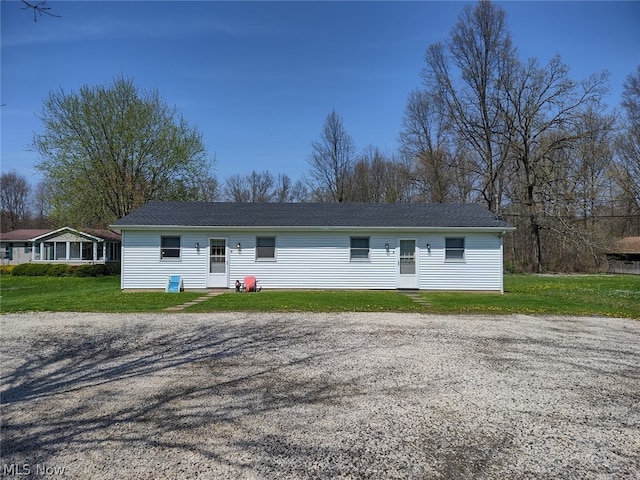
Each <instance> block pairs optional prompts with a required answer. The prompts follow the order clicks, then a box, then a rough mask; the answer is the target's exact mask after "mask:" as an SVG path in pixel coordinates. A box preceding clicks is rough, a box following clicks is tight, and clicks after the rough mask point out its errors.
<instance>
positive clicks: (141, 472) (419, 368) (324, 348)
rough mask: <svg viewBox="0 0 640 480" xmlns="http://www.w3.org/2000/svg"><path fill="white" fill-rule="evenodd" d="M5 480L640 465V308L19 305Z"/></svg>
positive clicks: (633, 475) (6, 379)
mask: <svg viewBox="0 0 640 480" xmlns="http://www.w3.org/2000/svg"><path fill="white" fill-rule="evenodd" d="M0 326H1V328H2V330H1V340H2V341H1V342H0V360H1V363H0V365H1V368H2V371H1V385H0V400H1V407H0V413H1V414H2V425H1V428H2V430H1V435H2V443H1V451H0V454H1V457H2V458H1V464H0V476H1V477H5V478H23V479H24V478H65V479H87V478H92V479H112V478H120V479H155V478H163V479H173V478H175V479H183V478H185V479H186V478H189V479H210V478H237V479H276V478H277V479H306V478H327V479H329V478H371V479H392V478H403V479H430V478H433V479H464V478H469V479H471V478H473V479H483V478H484V479H499V478H594V479H605V478H610V479H614V478H615V479H620V478H622V479H624V478H629V479H637V478H640V322H638V321H633V320H621V319H610V318H572V317H533V316H524V315H514V316H499V317H497V316H496V317H490V316H466V317H464V316H463V317H455V316H433V315H418V314H371V313H353V314H308V313H287V314H252V313H222V314H184V313H177V314H168V313H167V314H164V313H163V314H126V315H122V314H118V315H115V314H77V313H73V314H72V313H33V314H10V315H1V316H0Z"/></svg>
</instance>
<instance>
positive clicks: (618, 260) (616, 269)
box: [607, 237, 640, 275]
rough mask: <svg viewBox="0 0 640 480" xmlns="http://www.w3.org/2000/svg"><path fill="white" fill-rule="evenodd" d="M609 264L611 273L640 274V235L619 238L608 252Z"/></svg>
mask: <svg viewBox="0 0 640 480" xmlns="http://www.w3.org/2000/svg"><path fill="white" fill-rule="evenodd" d="M607 265H608V269H607V271H608V272H609V273H631V274H635V275H640V237H625V238H623V239H621V240H618V241H617V242H616V243H615V244H614V246H613V248H612V249H611V251H610V252H608V253H607Z"/></svg>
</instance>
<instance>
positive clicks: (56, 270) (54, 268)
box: [46, 263, 70, 277]
mask: <svg viewBox="0 0 640 480" xmlns="http://www.w3.org/2000/svg"><path fill="white" fill-rule="evenodd" d="M69 270H70V267H69V265H65V264H64V263H59V264H50V265H49V268H48V269H47V273H46V275H47V276H49V277H64V276H65V275H67V274H68V273H69Z"/></svg>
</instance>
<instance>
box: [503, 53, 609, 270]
mask: <svg viewBox="0 0 640 480" xmlns="http://www.w3.org/2000/svg"><path fill="white" fill-rule="evenodd" d="M568 71H569V69H568V67H567V66H566V65H564V64H563V63H562V62H561V61H560V58H559V57H555V58H553V59H552V60H551V61H550V62H549V64H548V65H547V66H546V67H544V68H540V67H539V65H538V61H537V60H536V59H530V60H529V61H528V62H527V63H526V64H515V63H514V64H512V69H511V70H510V71H509V74H508V75H504V76H503V81H504V82H505V88H504V89H503V90H504V94H505V97H506V102H503V103H501V104H500V108H501V109H503V110H502V113H503V121H504V122H505V124H506V127H507V128H506V129H505V131H506V132H508V137H506V138H505V139H504V142H505V143H506V142H507V140H508V145H509V153H510V156H511V157H512V158H513V160H514V165H515V168H516V170H515V173H516V178H515V181H516V182H517V185H516V186H515V188H514V189H513V190H514V191H516V192H517V194H516V195H517V196H516V198H513V199H512V200H513V201H515V202H516V203H518V204H520V205H521V206H522V212H523V213H524V215H525V216H526V217H527V218H528V221H529V225H528V229H529V232H530V235H531V239H532V247H533V249H532V250H533V258H532V265H533V269H534V271H536V272H541V271H542V269H543V258H542V254H543V248H542V238H541V232H540V230H541V228H542V218H541V217H544V215H545V208H544V198H545V192H546V191H548V185H549V181H550V180H553V177H551V178H550V177H549V172H553V171H554V170H555V168H554V165H553V163H550V159H551V158H552V156H553V153H554V152H556V151H560V150H565V149H569V150H574V149H577V148H579V144H580V143H579V142H580V141H585V140H586V139H591V138H595V137H597V136H598V135H600V134H603V132H604V133H606V131H607V130H609V129H610V123H609V122H604V123H603V122H597V121H590V122H587V121H585V119H587V118H588V117H589V115H588V112H589V111H590V110H591V111H593V109H594V108H596V107H597V106H598V105H599V102H600V100H601V98H602V95H603V94H604V93H605V92H606V86H605V85H606V81H607V79H608V74H607V73H606V72H603V73H601V74H600V75H593V76H591V77H590V78H589V79H587V80H585V81H584V82H582V83H581V84H578V83H576V82H574V81H573V80H571V79H570V78H569V76H568ZM591 163H592V164H593V163H594V162H591Z"/></svg>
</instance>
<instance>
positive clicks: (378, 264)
mask: <svg viewBox="0 0 640 480" xmlns="http://www.w3.org/2000/svg"><path fill="white" fill-rule="evenodd" d="M111 227H112V228H116V229H118V230H120V231H121V232H122V264H121V269H122V270H121V271H122V277H121V287H122V289H125V290H129V289H149V288H151V289H164V288H165V287H166V286H167V281H168V279H169V277H170V276H175V275H180V276H181V277H182V281H183V286H184V288H185V289H202V288H234V285H235V281H236V280H240V281H242V280H243V279H244V277H245V276H255V277H256V278H257V279H258V282H259V286H261V287H262V288H265V289H268V288H310V289H426V290H485V291H496V292H502V291H503V259H502V256H503V243H502V238H503V235H504V234H505V233H506V232H509V231H511V230H514V228H513V227H511V226H510V225H509V224H507V223H506V222H504V221H502V220H500V219H498V218H496V217H495V215H494V214H493V213H491V212H490V211H488V210H486V209H485V208H483V207H481V206H480V205H475V204H419V203H411V204H362V203H350V204H348V203H320V204H318V203H206V202H150V203H148V204H146V205H145V206H143V207H141V208H139V209H138V210H136V211H134V212H133V213H131V214H129V215H127V216H125V217H123V218H121V219H120V220H118V221H117V222H116V223H115V224H114V225H111Z"/></svg>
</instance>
